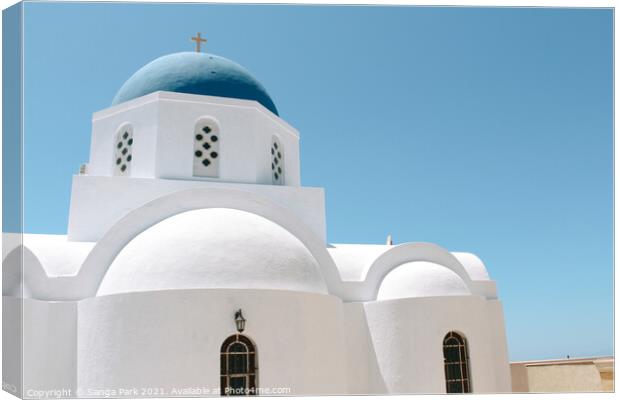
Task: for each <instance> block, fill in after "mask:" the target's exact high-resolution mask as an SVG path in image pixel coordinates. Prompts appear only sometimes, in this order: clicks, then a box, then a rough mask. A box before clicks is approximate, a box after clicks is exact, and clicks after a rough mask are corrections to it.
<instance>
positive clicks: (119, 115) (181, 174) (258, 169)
mask: <svg viewBox="0 0 620 400" xmlns="http://www.w3.org/2000/svg"><path fill="white" fill-rule="evenodd" d="M204 118H208V119H211V120H213V121H215V122H216V123H217V124H218V127H219V130H220V134H219V137H220V141H219V142H220V145H219V146H220V148H219V150H220V151H219V153H220V156H219V157H218V158H219V163H220V165H219V178H206V177H195V176H193V160H194V128H195V125H196V122H197V121H199V120H200V119H204ZM124 124H131V126H132V127H133V135H134V136H133V137H134V144H133V146H132V150H133V160H132V166H131V168H132V169H131V176H132V177H136V178H174V179H197V180H219V181H226V182H242V183H260V184H270V183H271V152H270V148H271V139H272V137H273V136H274V135H275V136H276V137H278V139H279V141H280V143H281V145H282V146H283V147H284V151H285V152H286V158H285V168H284V172H285V177H284V181H285V182H286V185H288V186H299V182H300V179H299V175H300V170H299V134H298V133H297V131H296V130H295V129H294V128H293V127H291V126H290V125H288V124H287V123H286V122H284V121H283V120H282V119H280V118H279V117H277V116H276V115H274V114H273V113H271V112H270V111H268V110H266V109H265V108H264V107H263V106H262V105H260V104H259V103H257V102H255V101H250V100H240V99H230V98H222V97H213V96H200V95H192V94H184V93H172V92H155V93H151V94H148V95H146V96H143V97H140V98H137V99H133V100H130V101H127V102H125V103H122V104H119V105H116V106H114V107H111V108H109V109H107V110H104V111H102V112H98V113H95V114H94V115H93V133H92V137H93V140H92V145H91V154H90V162H89V165H88V171H89V174H90V175H95V176H111V175H113V171H114V145H115V138H116V137H115V135H116V132H117V130H118V128H119V127H121V126H122V125H124Z"/></svg>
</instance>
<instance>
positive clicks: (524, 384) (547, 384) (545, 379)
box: [510, 357, 614, 393]
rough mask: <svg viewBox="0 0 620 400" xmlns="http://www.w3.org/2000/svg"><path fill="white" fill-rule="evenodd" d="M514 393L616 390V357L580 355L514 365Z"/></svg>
mask: <svg viewBox="0 0 620 400" xmlns="http://www.w3.org/2000/svg"><path fill="white" fill-rule="evenodd" d="M510 374H511V378H512V391H513V392H521V393H523V392H534V393H553V392H555V393H561V392H613V390H614V386H613V385H614V381H613V379H614V359H613V357H604V358H580V359H565V360H548V361H522V362H514V363H511V364H510Z"/></svg>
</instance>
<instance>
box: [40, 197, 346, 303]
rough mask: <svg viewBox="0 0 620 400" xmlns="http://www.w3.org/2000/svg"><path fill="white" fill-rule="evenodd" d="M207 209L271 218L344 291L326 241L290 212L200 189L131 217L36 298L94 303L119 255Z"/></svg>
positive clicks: (330, 284) (150, 205)
mask: <svg viewBox="0 0 620 400" xmlns="http://www.w3.org/2000/svg"><path fill="white" fill-rule="evenodd" d="M203 208H230V209H236V210H241V211H247V212H250V213H253V214H256V215H259V216H262V217H264V218H267V219H269V220H271V221H273V222H275V223H276V224H278V225H280V226H281V227H283V228H284V229H286V230H287V231H289V232H290V233H291V234H293V235H294V236H296V237H297V238H298V239H299V240H300V241H301V242H302V243H303V244H304V245H305V246H306V248H307V249H308V251H310V253H311V254H312V256H313V257H314V258H315V259H316V260H317V262H318V263H319V265H320V267H321V272H322V274H323V276H324V278H325V281H326V283H327V285H328V288H330V289H331V288H332V287H337V288H338V287H339V285H338V284H339V283H340V282H341V281H340V276H339V274H338V270H337V268H336V265H335V263H334V261H333V260H332V258H331V257H330V255H329V253H328V252H327V249H326V248H325V245H324V243H323V241H322V240H321V239H320V238H318V237H317V236H316V235H315V234H314V232H313V231H312V230H311V229H310V228H308V227H307V226H306V225H304V223H303V222H301V221H300V220H299V219H298V218H297V217H296V216H294V215H292V214H290V213H289V212H288V211H287V210H285V209H283V208H281V207H278V206H276V205H274V204H273V203H272V202H271V201H269V200H268V199H266V198H264V197H263V196H260V195H257V194H256V193H251V192H246V191H242V190H238V189H223V188H200V189H188V190H183V191H179V192H175V193H172V194H169V195H166V196H163V197H160V198H157V199H155V200H153V201H150V202H148V203H146V204H144V205H143V206H141V207H139V208H137V209H135V210H132V211H130V212H129V213H127V214H126V215H125V216H124V217H123V218H121V219H120V220H119V221H118V222H117V223H116V224H115V225H114V226H112V227H111V228H110V229H109V230H108V232H107V233H106V234H105V236H103V237H102V238H101V239H100V240H99V241H98V242H97V243H96V245H95V246H94V247H93V249H92V251H91V252H90V253H89V254H88V256H87V257H86V259H85V261H84V263H83V264H82V266H81V269H80V271H79V272H78V273H77V275H75V276H60V277H55V278H49V279H48V280H47V284H46V286H45V288H44V289H43V291H42V292H41V293H34V295H35V296H36V297H37V298H41V299H49V300H75V299H82V298H87V297H94V296H95V294H96V293H97V289H98V287H99V284H100V282H101V280H102V279H103V277H104V275H105V273H106V272H107V269H108V267H109V266H110V265H111V263H112V261H113V260H114V258H115V257H116V255H117V254H118V253H119V252H120V251H121V249H122V248H123V247H125V245H126V244H127V243H129V242H130V241H131V240H132V239H133V238H134V237H136V236H137V235H138V234H139V233H141V232H143V231H144V230H146V229H148V228H149V227H151V226H153V225H155V224H156V223H158V222H160V221H162V220H164V219H166V218H168V217H171V216H173V215H176V214H179V213H182V212H185V211H191V210H196V209H203Z"/></svg>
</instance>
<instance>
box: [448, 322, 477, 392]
mask: <svg viewBox="0 0 620 400" xmlns="http://www.w3.org/2000/svg"><path fill="white" fill-rule="evenodd" d="M443 359H444V370H445V374H446V392H447V393H471V375H470V373H469V354H468V351H467V341H466V340H465V338H464V337H463V336H461V335H459V334H458V333H456V332H448V334H447V335H446V336H445V337H444V339H443Z"/></svg>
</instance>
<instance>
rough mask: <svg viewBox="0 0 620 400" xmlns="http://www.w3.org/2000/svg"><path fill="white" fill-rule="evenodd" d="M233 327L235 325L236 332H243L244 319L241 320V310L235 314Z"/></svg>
mask: <svg viewBox="0 0 620 400" xmlns="http://www.w3.org/2000/svg"><path fill="white" fill-rule="evenodd" d="M235 325H237V330H238V331H239V332H243V330H244V329H245V318H243V313H242V312H241V309H238V310H237V311H236V312H235Z"/></svg>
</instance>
